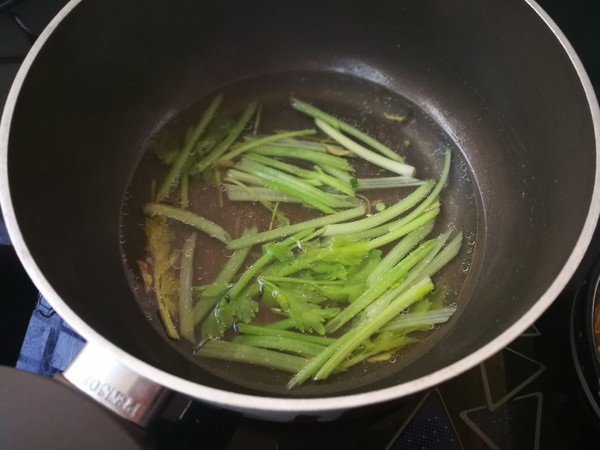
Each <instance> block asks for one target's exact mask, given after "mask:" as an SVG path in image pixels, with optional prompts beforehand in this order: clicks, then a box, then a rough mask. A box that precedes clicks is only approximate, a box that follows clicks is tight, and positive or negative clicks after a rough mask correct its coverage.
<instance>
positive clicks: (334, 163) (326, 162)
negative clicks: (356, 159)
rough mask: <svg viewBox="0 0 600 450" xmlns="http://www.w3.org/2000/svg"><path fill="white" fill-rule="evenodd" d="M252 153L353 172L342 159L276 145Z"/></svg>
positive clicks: (262, 147)
mask: <svg viewBox="0 0 600 450" xmlns="http://www.w3.org/2000/svg"><path fill="white" fill-rule="evenodd" d="M252 153H256V154H258V155H263V156H277V157H281V158H294V159H302V160H305V161H310V162H312V163H315V164H318V165H320V166H324V167H333V168H335V169H338V170H342V171H345V172H354V168H353V167H352V166H351V165H350V163H348V161H347V160H345V159H344V158H340V157H339V156H334V155H330V154H328V153H321V152H317V151H314V150H306V149H302V148H294V147H285V146H277V145H263V146H260V147H256V148H254V149H252Z"/></svg>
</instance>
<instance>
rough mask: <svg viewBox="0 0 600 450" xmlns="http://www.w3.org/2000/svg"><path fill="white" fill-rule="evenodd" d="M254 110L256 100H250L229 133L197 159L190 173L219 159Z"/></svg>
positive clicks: (198, 171)
mask: <svg viewBox="0 0 600 450" xmlns="http://www.w3.org/2000/svg"><path fill="white" fill-rule="evenodd" d="M255 111H256V102H252V103H250V104H249V105H248V106H247V107H246V109H245V110H244V111H243V112H242V115H241V116H240V118H239V119H238V120H237V122H236V123H235V125H234V126H233V127H231V130H229V133H227V136H225V138H223V140H221V141H220V142H219V143H218V144H217V145H215V146H214V147H213V148H212V149H211V150H210V152H209V153H208V155H206V156H205V157H204V158H203V159H201V160H200V161H198V162H197V163H196V164H195V165H194V166H193V167H192V168H191V169H190V175H196V174H198V173H200V172H203V171H204V170H206V169H207V168H208V167H210V166H211V165H212V164H214V163H215V162H216V161H217V159H219V158H220V157H221V156H223V153H225V152H226V151H227V149H228V148H229V147H230V146H231V144H233V143H234V142H235V140H236V139H237V138H238V137H239V135H240V134H241V133H242V131H243V130H244V128H245V127H246V125H247V124H248V122H249V121H250V119H251V118H252V116H253V115H254V113H255Z"/></svg>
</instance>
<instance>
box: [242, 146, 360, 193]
mask: <svg viewBox="0 0 600 450" xmlns="http://www.w3.org/2000/svg"><path fill="white" fill-rule="evenodd" d="M247 159H248V160H250V161H253V162H255V163H258V164H262V165H264V166H267V167H272V168H274V169H278V170H281V171H282V172H287V173H289V174H292V175H299V176H300V177H302V179H303V181H304V180H305V179H306V180H318V181H319V182H320V183H322V184H326V185H328V186H331V187H333V188H335V189H337V190H338V191H341V192H344V193H345V194H347V195H351V196H353V197H354V190H353V189H352V187H351V186H350V185H349V184H348V183H344V182H342V181H340V180H339V179H337V178H335V177H332V176H331V175H327V174H326V173H324V172H323V170H322V169H321V168H320V167H319V166H315V168H314V170H307V169H302V168H301V167H298V166H295V165H292V164H288V163H285V162H283V161H279V160H276V159H273V158H268V157H266V156H263V155H260V154H256V153H250V154H249V155H247Z"/></svg>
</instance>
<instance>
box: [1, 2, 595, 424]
mask: <svg viewBox="0 0 600 450" xmlns="http://www.w3.org/2000/svg"><path fill="white" fill-rule="evenodd" d="M81 1H82V0H71V1H70V2H69V3H68V4H67V5H65V6H64V7H63V9H62V10H61V11H60V12H59V13H58V14H57V15H56V17H54V19H53V20H52V21H51V22H50V23H49V25H48V26H47V27H46V29H45V30H44V31H43V32H42V34H41V35H40V37H39V38H38V39H37V40H36V42H35V43H34V45H33V46H32V48H31V50H30V52H29V53H28V54H27V56H26V58H25V60H24V61H23V63H22V65H21V67H20V69H19V71H18V73H17V75H16V77H15V80H14V82H13V85H12V87H11V90H10V92H9V94H8V97H7V101H6V105H5V109H4V112H3V115H2V121H1V122H0V161H2V162H3V163H2V164H1V167H0V205H1V207H2V211H3V213H4V218H5V222H6V226H7V229H8V231H9V234H10V236H11V240H12V243H13V246H14V248H15V251H16V252H17V254H18V255H19V258H20V259H21V261H22V263H23V266H24V267H25V270H26V271H27V273H28V275H29V276H30V278H31V279H32V280H33V282H34V284H35V285H36V286H37V287H38V289H39V290H40V292H41V293H42V294H43V295H44V296H45V297H46V298H47V300H48V301H49V302H50V304H51V305H52V307H53V308H54V309H55V310H56V311H57V312H58V314H59V315H60V316H61V317H62V318H63V319H64V320H65V321H66V322H67V323H69V325H70V326H72V327H73V328H74V329H75V330H76V331H77V332H78V333H79V334H81V335H82V336H83V337H84V338H85V339H86V340H88V341H91V342H94V343H96V344H98V345H101V346H103V347H104V348H106V349H108V350H110V351H111V352H112V353H113V354H114V356H115V358H116V359H117V360H118V361H119V362H120V363H121V364H123V365H124V366H126V367H128V368H129V369H131V370H133V371H135V372H137V373H139V374H143V375H144V376H145V377H147V378H148V379H150V380H152V381H154V382H156V383H158V384H160V385H163V386H165V387H167V388H169V389H172V390H174V391H178V392H181V393H184V394H187V395H190V396H191V397H194V398H197V399H199V400H203V401H205V402H208V403H211V404H213V405H217V406H222V407H225V408H229V409H237V410H240V409H242V410H247V411H253V412H265V413H266V412H271V413H272V412H288V413H289V412H296V413H320V412H332V411H339V410H343V409H351V408H357V407H363V406H367V405H373V404H377V403H383V402H387V401H390V400H394V399H397V398H400V397H405V396H408V395H410V394H414V393H416V392H419V391H422V390H424V389H427V388H430V387H433V386H435V385H438V384H440V383H442V382H444V381H446V380H448V379H450V378H452V377H455V376H457V375H459V374H461V373H463V372H465V371H466V370H468V369H470V368H472V367H474V366H475V365H477V364H479V363H481V362H482V361H484V360H485V359H487V358H488V357H490V356H491V355H493V354H495V353H496V352H498V351H500V350H501V349H502V348H503V347H505V346H506V345H508V344H509V343H510V342H512V341H513V340H514V339H516V338H517V337H518V336H519V335H520V334H522V333H523V332H524V331H525V330H526V329H527V328H528V327H529V326H531V325H532V324H533V323H534V321H535V320H536V319H537V318H538V317H539V316H541V315H542V313H543V312H544V311H545V310H546V309H547V308H548V307H549V306H550V304H551V303H552V302H553V301H554V300H555V299H556V297H557V296H558V295H559V294H560V292H561V291H562V290H563V289H564V287H565V286H566V285H567V283H568V282H569V280H570V279H571V277H572V276H573V274H574V273H575V270H576V269H577V267H578V265H579V263H580V262H581V260H582V258H583V256H584V254H585V252H586V250H587V248H588V245H589V244H590V242H591V239H592V236H593V234H594V230H595V228H596V223H597V221H598V216H599V215H600V171H599V170H598V168H599V167H600V110H599V108H598V100H597V99H596V96H595V93H594V89H593V86H592V84H591V82H590V79H589V77H588V75H587V73H586V71H585V69H584V67H583V65H582V63H581V61H580V59H579V57H578V56H577V54H576V53H575V50H574V49H573V47H572V46H571V44H570V43H569V42H568V40H567V38H566V37H565V35H564V34H563V33H562V31H561V30H560V29H559V28H558V26H557V25H556V23H555V22H554V21H553V20H552V19H551V18H550V17H549V16H548V14H546V12H545V11H544V10H543V9H542V8H541V7H540V6H539V5H538V4H537V3H535V2H534V1H532V0H523V1H525V2H526V3H527V4H528V5H529V6H530V7H531V8H532V9H533V10H534V11H535V13H537V15H538V16H539V17H540V18H541V19H542V20H543V21H544V23H545V24H546V26H548V27H549V28H550V30H551V31H552V33H553V34H554V36H555V37H556V38H557V40H558V41H559V42H560V44H561V45H562V47H563V48H564V50H565V52H566V53H567V55H568V57H569V59H570V61H571V64H572V65H573V67H574V68H575V70H576V72H577V74H578V77H579V80H580V82H581V85H582V87H583V90H584V92H585V95H586V98H587V102H588V106H589V108H590V114H591V117H592V123H593V128H594V135H595V145H596V168H597V170H596V174H595V181H594V192H593V194H592V199H591V203H590V208H589V210H588V214H587V217H586V220H585V223H584V226H583V228H582V231H581V234H580V235H579V238H578V240H577V243H576V245H575V246H574V248H573V250H572V251H571V254H570V255H569V258H568V259H567V261H566V263H565V265H564V266H563V268H562V269H561V271H560V273H559V274H558V275H557V277H556V279H555V280H554V281H553V283H552V284H551V285H550V286H549V287H548V288H547V290H546V291H545V292H544V293H543V294H542V296H541V297H540V298H539V299H538V301H537V302H536V303H535V304H534V305H533V306H532V307H531V308H530V309H529V310H528V311H527V312H526V313H525V314H524V315H523V316H522V317H521V318H520V319H519V320H517V321H516V322H515V323H513V324H512V325H511V326H510V327H509V328H508V329H506V330H505V331H504V332H503V333H501V334H500V335H499V336H498V337H496V338H495V339H494V340H492V341H491V342H489V343H487V344H486V345H484V346H483V347H481V348H479V349H478V350H477V351H475V352H473V353H471V354H470V355H468V356H466V357H464V358H462V359H460V360H458V361H456V362H454V363H452V364H450V365H448V366H446V367H444V368H442V369H440V370H437V371H436V372H433V373H430V374H428V375H425V376H423V377H420V378H417V379H414V380H410V381H407V382H404V383H401V384H398V385H396V386H393V387H389V388H385V389H379V390H373V391H369V392H367V393H360V394H350V395H342V396H335V397H320V398H277V397H269V396H266V395H265V396H262V395H260V396H259V395H248V394H240V393H234V392H228V391H224V390H221V389H215V388H211V387H208V386H204V385H201V384H198V383H195V382H192V381H188V380H185V379H183V378H180V377H178V376H175V375H172V374H170V373H167V372H165V371H163V370H160V369H158V368H156V367H154V366H152V365H150V364H148V363H145V362H143V361H141V360H140V359H137V358H136V357H134V356H132V355H130V354H128V353H126V352H125V351H123V350H121V349H120V348H119V347H117V346H116V345H114V344H113V343H111V342H110V341H108V340H107V339H105V338H104V337H103V336H102V335H100V334H99V333H98V332H96V331H95V330H94V329H93V328H92V327H90V326H89V325H88V324H87V323H85V322H84V321H83V320H82V319H81V318H79V317H78V316H77V315H76V314H75V312H74V311H73V310H72V309H71V308H70V307H69V306H68V305H67V304H66V303H65V302H64V301H63V300H62V299H61V297H60V296H59V294H58V293H57V292H56V291H55V290H54V289H53V288H52V286H51V284H50V283H49V282H48V280H47V279H46V278H45V276H44V275H43V274H42V272H41V270H40V269H39V268H38V266H37V265H36V263H35V261H34V259H33V257H32V255H31V253H30V252H29V249H28V247H27V245H26V243H25V241H24V239H23V236H22V234H21V231H20V229H19V225H18V223H17V219H16V216H15V212H14V209H13V205H12V200H11V197H10V190H9V183H8V165H7V164H6V163H5V161H6V160H7V157H8V141H9V134H10V128H11V121H12V118H13V112H14V109H15V106H16V104H17V99H18V96H19V92H20V90H21V87H22V86H23V82H24V80H25V78H26V76H27V73H28V71H29V69H30V67H31V65H32V64H33V62H34V61H35V59H36V56H37V54H38V53H39V51H40V50H41V48H42V47H43V46H44V44H45V42H46V41H47V39H48V38H49V37H50V36H51V34H52V33H53V32H54V30H55V29H56V28H57V27H58V26H59V25H60V23H61V22H62V21H63V20H64V19H65V17H66V16H67V15H68V14H69V13H70V12H71V11H72V10H73V9H74V8H75V7H76V6H77V5H78V4H79V3H81Z"/></svg>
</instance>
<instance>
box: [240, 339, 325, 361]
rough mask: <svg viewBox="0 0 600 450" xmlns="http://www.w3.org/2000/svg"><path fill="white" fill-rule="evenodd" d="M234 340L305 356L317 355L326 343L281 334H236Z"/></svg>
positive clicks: (252, 345)
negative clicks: (306, 340) (286, 336)
mask: <svg viewBox="0 0 600 450" xmlns="http://www.w3.org/2000/svg"><path fill="white" fill-rule="evenodd" d="M232 342H234V343H236V344H244V345H249V346H251V347H260V348H267V349H271V350H279V351H282V352H288V353H296V354H299V355H303V356H315V355H318V354H319V353H321V352H322V351H323V349H324V348H325V346H324V345H319V344H313V343H311V342H303V341H299V340H297V339H290V338H285V337H281V336H236V337H234V338H233V340H232Z"/></svg>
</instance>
